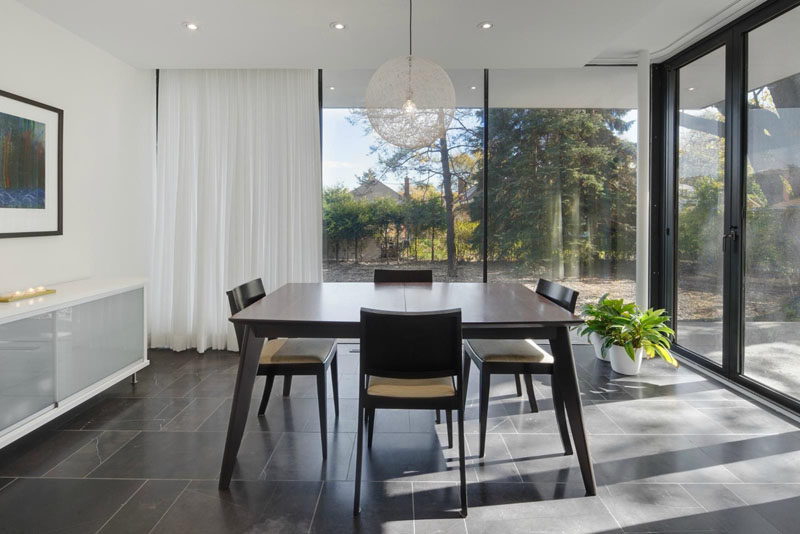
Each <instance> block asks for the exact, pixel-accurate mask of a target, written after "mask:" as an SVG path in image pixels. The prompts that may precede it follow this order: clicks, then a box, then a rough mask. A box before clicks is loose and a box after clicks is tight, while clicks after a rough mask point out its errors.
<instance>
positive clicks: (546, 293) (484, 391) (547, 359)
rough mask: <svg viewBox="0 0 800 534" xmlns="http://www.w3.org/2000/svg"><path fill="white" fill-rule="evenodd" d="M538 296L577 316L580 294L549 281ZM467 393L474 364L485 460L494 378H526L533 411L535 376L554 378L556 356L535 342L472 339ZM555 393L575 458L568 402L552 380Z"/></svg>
mask: <svg viewBox="0 0 800 534" xmlns="http://www.w3.org/2000/svg"><path fill="white" fill-rule="evenodd" d="M536 293H538V294H539V295H541V296H542V297H544V298H546V299H547V300H549V301H551V302H553V303H555V304H557V305H559V306H561V307H562V308H564V309H566V310H568V311H570V312H574V311H575V303H576V302H577V301H578V292H577V291H575V290H572V289H570V288H568V287H564V286H562V285H560V284H556V283H555V282H550V281H549V280H544V279H540V280H539V283H538V284H537V285H536ZM464 352H465V354H464V382H465V384H464V389H465V390H466V389H467V384H468V382H469V368H470V361H471V362H472V363H474V364H475V365H476V366H477V368H478V371H479V375H480V394H479V415H478V417H479V420H480V451H479V456H480V457H481V458H483V456H484V453H485V452H486V421H487V418H488V415H489V382H490V380H491V378H490V377H491V376H492V375H497V374H514V375H516V376H519V375H522V376H523V377H524V378H525V386H526V388H527V390H528V398H529V400H530V403H531V410H532V411H537V410H536V409H535V402H536V401H535V400H534V399H535V397H534V394H533V378H532V376H531V375H543V374H547V375H551V376H552V375H553V371H554V368H555V360H554V359H553V356H552V355H551V354H550V353H548V352H547V351H546V350H544V349H543V348H542V347H540V346H539V345H538V344H536V343H535V342H534V341H533V340H532V339H503V340H494V339H469V340H464ZM551 385H552V391H553V410H554V411H555V415H556V422H557V423H558V431H559V433H560V434H561V443H562V444H563V446H564V454H565V455H569V454H572V444H571V443H570V440H569V432H568V431H567V419H566V416H565V413H564V400H563V398H562V397H561V392H560V391H559V388H558V384H557V383H556V381H555V380H551Z"/></svg>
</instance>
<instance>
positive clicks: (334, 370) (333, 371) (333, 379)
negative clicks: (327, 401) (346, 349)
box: [331, 348, 339, 419]
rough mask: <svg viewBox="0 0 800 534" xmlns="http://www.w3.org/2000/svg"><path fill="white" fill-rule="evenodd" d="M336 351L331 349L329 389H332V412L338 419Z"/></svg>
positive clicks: (337, 366) (337, 364) (337, 365)
mask: <svg viewBox="0 0 800 534" xmlns="http://www.w3.org/2000/svg"><path fill="white" fill-rule="evenodd" d="M336 353H337V349H336V348H334V349H333V358H332V359H331V387H332V388H333V411H334V413H335V414H336V418H337V419H338V418H339V363H338V358H337V354H336Z"/></svg>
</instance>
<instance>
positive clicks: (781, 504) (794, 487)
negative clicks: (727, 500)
mask: <svg viewBox="0 0 800 534" xmlns="http://www.w3.org/2000/svg"><path fill="white" fill-rule="evenodd" d="M726 487H727V489H729V490H730V491H731V492H732V493H735V494H736V496H737V497H739V498H740V499H742V500H743V501H744V502H745V503H747V505H748V506H749V507H750V509H752V510H755V511H757V512H758V513H759V514H760V515H761V516H762V517H764V518H765V519H767V521H769V522H770V524H772V525H773V526H775V528H777V529H778V530H779V531H780V532H783V533H786V534H789V533H796V532H797V531H798V510H800V484H730V485H727V486H726Z"/></svg>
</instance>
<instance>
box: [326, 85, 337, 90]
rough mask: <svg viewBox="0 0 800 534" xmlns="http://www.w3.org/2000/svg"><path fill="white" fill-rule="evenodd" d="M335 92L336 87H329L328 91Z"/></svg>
mask: <svg viewBox="0 0 800 534" xmlns="http://www.w3.org/2000/svg"><path fill="white" fill-rule="evenodd" d="M335 90H336V88H335V87H334V86H332V85H331V86H330V87H328V91H335Z"/></svg>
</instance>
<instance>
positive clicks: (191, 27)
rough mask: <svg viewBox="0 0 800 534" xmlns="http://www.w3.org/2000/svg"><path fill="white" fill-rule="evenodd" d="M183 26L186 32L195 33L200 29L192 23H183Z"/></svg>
mask: <svg viewBox="0 0 800 534" xmlns="http://www.w3.org/2000/svg"><path fill="white" fill-rule="evenodd" d="M183 26H184V27H185V28H186V29H187V30H189V31H192V32H194V31H197V30H199V29H200V26H198V25H197V24H195V23H194V22H184V23H183Z"/></svg>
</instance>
